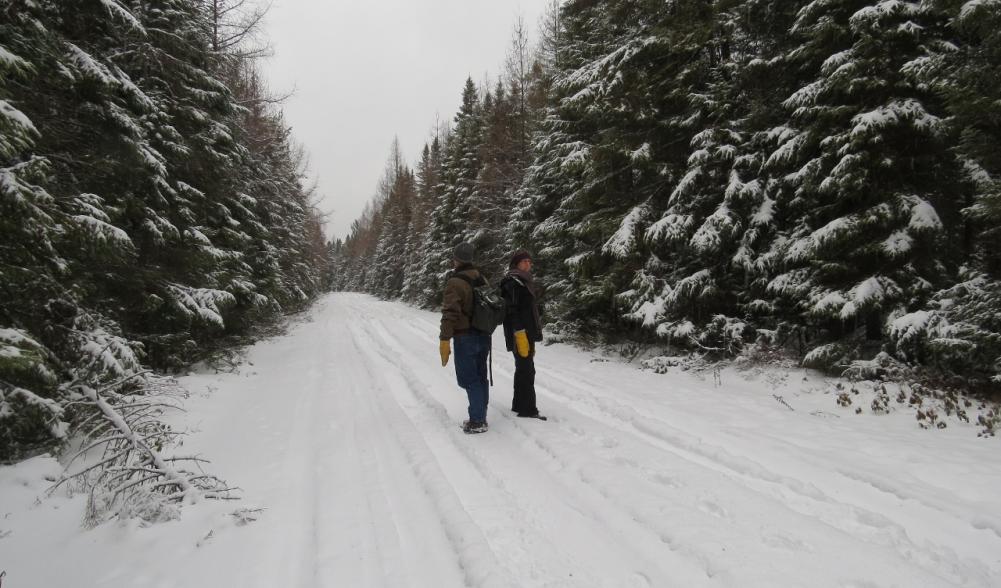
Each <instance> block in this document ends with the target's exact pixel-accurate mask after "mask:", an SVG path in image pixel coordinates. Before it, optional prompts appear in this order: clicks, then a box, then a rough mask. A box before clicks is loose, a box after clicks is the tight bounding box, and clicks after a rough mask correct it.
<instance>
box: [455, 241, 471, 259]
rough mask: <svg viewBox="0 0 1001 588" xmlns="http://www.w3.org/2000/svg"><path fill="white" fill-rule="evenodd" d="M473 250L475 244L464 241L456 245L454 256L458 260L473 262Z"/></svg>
mask: <svg viewBox="0 0 1001 588" xmlns="http://www.w3.org/2000/svg"><path fill="white" fill-rule="evenodd" d="M473 252H474V250H473V244H472V243H465V242H463V243H459V244H458V245H456V246H455V251H454V253H453V256H454V257H455V260H456V261H461V262H462V263H472V262H473Z"/></svg>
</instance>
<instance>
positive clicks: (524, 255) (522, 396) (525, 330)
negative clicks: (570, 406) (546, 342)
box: [500, 251, 546, 421]
mask: <svg viewBox="0 0 1001 588" xmlns="http://www.w3.org/2000/svg"><path fill="white" fill-rule="evenodd" d="M500 288H501V293H502V294H503V295H504V299H505V300H507V315H505V317H504V341H505V342H506V343H507V350H508V351H510V352H512V353H514V399H513V400H512V401H511V410H513V411H514V412H515V413H517V414H518V416H520V417H526V418H527V417H531V418H537V419H540V420H543V421H544V420H546V417H544V416H542V415H540V414H539V409H538V407H537V406H536V405H535V359H534V358H535V344H536V343H537V342H539V341H542V321H541V320H540V319H539V302H538V298H539V289H538V287H537V286H536V284H535V279H534V278H533V277H532V256H531V255H529V253H528V252H527V251H518V252H517V253H515V254H514V255H513V256H511V263H510V269H509V271H508V273H507V275H506V276H504V279H503V280H501V283H500Z"/></svg>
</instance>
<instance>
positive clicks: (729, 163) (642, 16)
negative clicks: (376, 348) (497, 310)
mask: <svg viewBox="0 0 1001 588" xmlns="http://www.w3.org/2000/svg"><path fill="white" fill-rule="evenodd" d="M999 31H1001V3H999V2H997V1H996V0H972V1H962V0H958V1H956V0H923V1H905V0H814V1H803V0H781V1H778V0H673V1H670V0H669V1H667V2H665V1H663V0H603V1H600V2H599V1H595V0H568V1H566V2H563V3H562V5H559V3H556V2H554V3H553V5H552V7H551V9H550V11H549V12H548V14H547V15H546V17H545V18H544V20H543V23H542V27H541V35H540V37H541V38H540V42H539V43H538V46H537V47H536V48H535V49H534V50H531V51H529V50H528V49H527V45H525V44H522V43H521V41H520V39H521V38H523V28H522V27H519V28H518V30H517V31H516V33H515V42H514V43H513V49H512V51H511V53H510V56H509V59H508V67H507V68H506V70H505V75H504V76H502V77H501V79H500V80H499V81H498V82H497V84H496V86H494V87H490V88H486V87H481V88H477V87H476V86H475V85H474V84H473V82H472V81H468V82H467V84H466V87H465V88H464V90H463V100H462V107H461V109H460V111H459V112H458V114H456V116H455V119H454V124H453V125H452V127H451V128H450V129H448V132H444V133H439V134H438V135H437V136H436V137H435V138H434V141H433V142H432V143H430V144H429V145H428V147H426V148H425V150H424V152H423V154H422V155H421V158H420V160H419V163H418V164H417V167H416V172H414V171H411V170H410V169H408V168H407V167H406V165H405V164H403V163H402V157H401V156H400V155H399V153H395V154H394V157H393V158H392V159H393V162H394V163H393V165H391V166H390V169H389V170H387V174H386V177H385V179H384V181H383V184H382V188H381V189H380V191H379V194H378V195H377V198H376V199H375V200H374V202H373V203H372V205H371V206H370V208H369V209H368V211H367V212H366V213H365V214H364V215H363V216H362V218H360V219H358V220H357V221H356V223H355V225H354V227H353V231H352V233H351V234H350V236H348V237H347V239H345V240H344V241H343V242H337V243H335V244H334V245H333V250H334V254H335V258H336V261H335V267H336V270H335V277H334V285H335V287H337V288H341V289H349V290H362V291H366V292H371V293H374V294H377V295H379V296H383V297H386V298H402V299H404V300H407V301H411V302H415V303H418V304H421V305H433V304H434V303H435V293H436V292H437V291H438V289H439V287H440V285H441V280H442V276H443V273H444V272H445V271H446V270H447V269H448V267H449V257H450V251H451V248H452V246H454V245H455V244H456V243H457V242H458V241H460V240H470V241H473V242H474V243H475V244H476V245H477V247H478V249H479V250H480V251H481V257H480V261H481V263H482V264H483V265H484V266H485V267H486V268H487V270H488V271H490V272H491V273H493V275H494V276H496V275H497V273H498V272H499V271H501V270H502V269H503V267H504V266H503V262H504V258H505V256H506V255H507V254H509V253H510V252H511V251H512V250H513V249H514V248H516V247H517V248H521V247H525V248H528V249H529V250H531V251H533V252H534V253H535V254H536V255H537V256H538V261H539V267H538V269H539V270H540V272H541V274H542V279H543V280H544V281H545V282H546V283H547V284H548V297H549V299H550V300H551V302H552V303H554V305H553V304H551V308H552V310H553V312H551V313H550V321H551V324H554V325H555V327H556V328H559V329H566V330H568V331H570V332H575V333H579V334H585V335H587V334H605V335H608V336H612V337H615V336H620V337H622V336H624V337H630V338H634V339H640V340H644V341H661V342H664V343H669V344H672V345H675V346H677V347H680V348H685V349H690V350H694V351H698V352H702V353H708V354H717V355H727V354H736V353H741V352H743V351H746V350H747V349H748V347H749V346H755V347H756V348H762V347H768V348H771V349H783V350H787V351H791V352H794V353H796V354H798V355H799V356H800V357H802V358H804V363H805V364H806V365H808V366H816V367H822V368H843V367H845V366H848V365H850V364H851V363H852V362H853V361H857V360H870V359H873V358H876V359H877V360H878V361H877V362H876V363H875V364H874V365H879V364H880V362H882V363H887V362H898V363H900V364H905V365H909V366H911V367H914V368H918V369H921V370H924V371H925V373H926V374H928V375H931V376H934V377H942V378H946V379H947V380H946V381H948V382H951V383H957V384H962V385H965V386H973V387H977V388H980V389H991V388H993V389H995V390H996V389H997V388H998V386H999V385H1001V229H999V227H1001V150H999V149H997V145H998V144H999V139H1001V66H999V64H1001V32H999ZM521 57H527V58H528V60H527V61H521V60H520V58H521ZM513 64H522V65H523V67H520V68H519V67H512V65H513ZM525 64H527V65H525Z"/></svg>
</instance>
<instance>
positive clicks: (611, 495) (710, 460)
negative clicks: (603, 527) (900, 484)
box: [356, 305, 987, 585]
mask: <svg viewBox="0 0 1001 588" xmlns="http://www.w3.org/2000/svg"><path fill="white" fill-rule="evenodd" d="M364 308H366V305H362V306H361V307H359V308H357V309H356V311H358V312H364ZM383 308H384V307H380V310H382V309H383ZM388 308H389V309H392V307H391V306H388ZM390 313H391V314H393V315H395V318H396V319H397V320H396V322H397V323H402V324H405V325H407V328H406V329H405V330H406V331H407V332H408V333H411V334H413V335H416V336H422V335H423V337H427V333H422V330H421V329H417V328H412V327H411V325H410V324H409V321H407V320H406V318H407V315H401V314H400V313H398V312H393V311H392V310H391V311H390ZM366 319H367V320H379V321H381V320H382V318H381V317H374V316H368V317H366ZM401 319H402V320H401ZM422 322H423V323H424V324H426V325H428V326H430V324H431V323H430V322H429V321H422ZM396 326H398V325H396ZM383 330H384V331H385V327H383ZM387 335H388V333H384V334H383V336H382V340H383V341H384V342H386V343H390V344H391V343H392V342H393V339H394V338H393V337H392V336H387ZM419 344H421V345H423V344H424V343H419ZM395 351H396V352H397V353H398V354H402V353H401V352H410V351H409V350H404V349H402V348H401V347H397V348H396V349H395ZM410 353H411V355H412V352H410ZM414 359H415V360H417V361H418V362H421V361H426V360H425V359H422V358H416V357H414ZM498 372H499V373H501V374H502V375H504V376H505V377H509V375H510V372H509V371H508V370H506V369H504V368H500V369H499V370H498ZM540 372H541V375H543V376H544V377H553V376H556V378H558V379H559V380H561V381H562V382H563V384H564V385H568V386H570V387H573V388H576V389H584V390H588V389H590V390H592V391H594V387H593V386H592V385H591V384H590V383H586V382H583V381H581V380H576V379H572V378H568V377H565V376H563V375H562V374H554V373H552V372H551V371H546V370H540ZM552 392H553V390H549V389H547V388H545V387H541V386H540V394H542V395H548V393H552ZM553 396H555V397H559V398H561V399H562V400H563V401H564V402H572V403H573V408H570V412H578V413H580V412H581V407H582V406H583V407H584V412H585V413H587V414H588V415H589V417H591V419H592V420H593V419H597V421H596V422H600V423H602V424H603V426H606V427H611V428H612V429H613V431H616V432H617V433H625V434H627V435H630V436H631V437H633V438H635V439H637V440H638V441H641V442H643V443H645V444H647V445H649V446H652V447H654V448H656V449H659V450H660V451H667V452H669V453H671V454H672V457H673V458H675V459H682V460H684V461H687V462H689V463H690V464H691V465H692V467H698V468H701V469H703V470H706V471H711V472H713V473H714V474H715V475H716V476H717V477H718V476H723V477H724V478H725V479H726V480H727V481H728V482H730V483H734V484H737V485H738V486H740V487H743V488H744V490H745V491H751V492H752V493H754V494H757V495H760V496H761V497H762V498H765V499H767V501H768V503H770V504H771V505H772V506H773V507H776V508H779V509H784V510H789V507H788V505H786V504H785V502H786V501H787V500H788V499H789V494H788V493H785V492H779V493H776V492H775V491H774V488H772V487H764V488H763V487H762V486H761V484H758V485H757V486H755V485H750V484H748V483H747V482H748V481H750V482H756V481H757V482H767V483H769V484H777V485H779V486H782V487H788V489H789V491H790V492H791V493H792V494H793V496H795V495H796V494H801V495H805V496H806V497H807V498H810V499H812V500H815V501H824V500H829V497H828V496H827V495H826V494H824V493H823V492H821V491H820V490H818V489H816V488H815V487H813V486H812V485H807V484H804V483H803V482H802V481H800V480H796V479H792V478H787V477H783V476H780V475H778V474H775V473H773V472H771V471H769V470H767V469H765V468H764V467H763V466H761V465H760V464H756V463H754V462H752V461H750V460H745V459H744V458H737V457H735V456H732V455H730V454H728V453H727V452H725V451H724V450H722V449H720V448H710V450H707V449H706V448H704V447H701V446H699V445H697V444H692V443H691V442H689V441H688V440H686V439H684V438H682V437H680V436H677V435H675V436H670V435H665V434H664V433H663V431H662V430H661V428H660V427H659V426H658V425H663V427H665V428H670V427H669V425H667V424H666V423H663V422H654V424H650V423H649V422H644V421H643V420H642V419H641V418H640V417H639V415H638V414H636V411H635V409H633V408H632V407H629V406H627V407H626V408H622V407H614V406H613V408H612V409H611V410H610V409H609V405H607V404H600V405H599V404H594V402H592V401H591V399H590V398H589V397H587V396H586V395H581V394H576V395H574V394H572V393H567V392H563V393H561V394H553ZM593 397H594V398H598V399H599V402H600V398H601V397H600V395H599V394H594V395H593ZM589 403H590V404H592V405H593V406H592V407H591V410H588V409H587V407H588V405H589ZM567 408H569V407H568V406H567ZM628 409H632V413H630V412H629V411H628ZM442 410H444V409H442ZM581 416H584V415H583V413H582V415H581ZM653 420H654V421H656V419H653ZM515 427H516V428H518V429H520V430H522V431H523V432H524V429H523V427H520V426H519V425H518V424H516V425H515ZM672 430H673V429H672ZM577 434H578V435H581V434H586V433H583V432H580V431H579V432H578V433H577ZM613 437H614V435H613ZM532 439H533V442H534V443H535V444H536V445H537V446H538V447H539V448H540V449H541V450H542V451H543V452H544V453H546V454H547V455H548V456H549V457H550V458H551V459H554V460H556V461H557V462H559V463H560V464H561V466H562V467H563V468H565V469H568V470H573V464H570V463H568V462H567V461H565V460H561V457H560V454H561V451H560V450H561V449H562V447H554V446H553V445H551V444H546V443H545V442H541V441H540V437H538V436H533V437H532ZM606 449H607V448H606ZM616 459H617V460H618V465H619V466H624V467H626V468H628V469H632V470H634V471H640V472H641V473H642V474H643V476H644V477H645V478H646V479H647V480H648V481H653V482H656V483H658V484H660V485H661V486H669V487H670V486H675V485H677V476H670V475H664V472H663V469H662V468H644V467H642V466H640V465H639V464H638V463H636V462H635V461H634V460H631V459H629V458H622V457H621V456H619V457H618V458H616ZM748 464H750V465H748ZM578 475H579V478H580V481H581V482H582V483H584V484H585V485H588V486H590V487H592V488H595V489H597V490H598V492H599V493H600V494H602V495H603V496H604V497H605V498H607V499H608V500H609V501H612V502H614V501H615V499H616V496H617V495H616V492H615V491H614V489H612V490H609V489H608V488H601V487H599V486H600V485H601V482H602V480H603V479H604V478H602V477H601V476H596V477H590V476H589V475H588V474H587V473H585V472H583V471H578ZM735 478H736V479H735ZM714 483H718V480H717V481H716V482H707V485H710V486H711V485H712V484H714ZM690 502H691V503H692V504H693V505H694V506H696V507H697V509H698V510H699V511H700V512H702V513H703V514H704V515H705V516H707V517H712V518H715V519H720V520H725V519H732V518H733V516H732V515H731V513H730V511H731V510H733V509H727V508H723V507H722V506H721V505H720V504H719V503H718V501H714V500H712V499H711V497H710V498H708V499H702V498H697V499H690ZM738 510H739V509H738ZM629 512H630V514H631V516H632V518H633V519H634V520H635V521H637V523H639V524H642V525H645V526H646V527H648V528H651V529H653V530H654V531H655V532H657V533H659V534H660V536H661V539H662V540H663V541H664V542H665V543H668V544H670V545H674V546H675V548H677V549H681V550H686V551H687V554H688V555H690V556H691V557H693V558H696V559H698V560H699V561H701V562H702V565H704V566H705V567H706V569H707V571H709V572H710V573H713V572H714V568H720V566H718V565H716V564H714V563H713V561H714V558H713V557H712V556H711V555H706V553H705V552H704V551H703V550H698V549H691V548H689V547H685V546H684V545H683V543H679V541H681V540H680V539H679V538H678V537H677V536H676V534H675V533H673V532H672V531H671V529H670V526H668V527H666V528H665V527H664V525H653V526H651V523H649V522H641V521H645V520H646V519H648V518H649V516H648V515H649V514H650V513H649V511H637V510H632V511H629ZM794 512H796V511H795V510H794ZM797 514H799V515H801V516H805V517H808V518H811V517H813V520H816V518H815V517H814V513H813V512H811V511H810V509H807V512H800V513H797ZM837 514H838V513H836V515H834V516H832V517H831V520H827V521H820V522H822V523H824V524H833V525H834V526H838V525H839V522H840V521H839V519H837ZM786 516H787V517H788V515H786ZM800 518H801V517H800ZM858 520H860V521H863V522H874V521H877V525H876V527H875V528H878V525H879V524H882V523H881V522H878V519H871V518H870V519H867V518H866V516H865V514H864V513H863V514H862V515H861V516H860V517H859V519H858ZM846 527H847V528H846ZM839 528H841V529H842V530H843V531H846V532H847V533H848V534H849V535H852V536H855V535H854V534H853V533H852V532H853V531H856V532H857V529H853V528H851V524H848V525H841V526H840V527H839ZM683 535H684V534H681V536H683ZM750 535H751V536H754V535H755V533H753V532H752V533H750ZM761 542H762V543H764V544H766V545H769V546H771V547H773V548H776V549H785V550H787V551H809V550H810V549H813V551H814V552H816V551H817V549H815V548H812V547H811V546H810V544H809V543H807V542H804V541H802V540H801V539H798V538H796V537H794V536H789V535H788V534H784V533H782V532H780V531H779V532H776V531H774V530H766V531H765V532H763V533H761ZM820 543H824V541H820ZM828 543H830V542H829V541H828ZM834 543H835V544H837V543H841V545H840V547H842V548H844V547H845V544H844V542H843V541H834ZM885 545H889V546H892V547H895V548H896V549H897V552H898V555H899V556H902V557H904V558H905V559H909V560H910V561H913V562H915V563H919V564H921V563H930V565H929V566H923V567H927V568H928V569H927V572H928V573H931V574H932V575H937V574H939V573H941V568H940V566H941V564H943V563H945V564H946V565H947V566H948V567H951V568H952V570H951V571H952V572H953V573H950V574H949V575H950V576H952V580H951V581H953V582H956V581H958V582H963V583H965V582H966V581H967V580H970V579H971V578H969V577H967V574H968V573H969V572H970V568H969V562H965V563H964V565H966V566H967V567H966V569H965V571H964V570H961V569H959V565H958V560H956V559H955V557H954V554H953V557H952V559H951V560H950V559H949V557H950V554H949V553H932V554H927V555H928V559H927V561H924V562H923V561H922V559H923V557H924V555H922V553H923V552H922V551H921V550H920V548H918V547H917V546H915V545H913V543H910V542H909V541H908V540H907V537H906V533H904V534H901V535H897V536H895V537H893V538H892V540H891V541H888V542H887V543H886V544H885ZM855 549H856V550H857V549H858V546H855ZM915 553H917V556H915V555H914V554H915ZM800 555H802V554H800ZM833 573H834V572H833V570H832V577H833ZM910 575H911V574H909V573H907V574H904V576H910ZM975 575H979V574H975ZM921 578H924V581H927V578H926V577H924V576H923V575H919V576H915V581H917V582H918V583H919V584H920V583H921V582H922V580H921ZM721 579H722V578H721ZM940 580H943V581H947V580H945V578H940ZM730 581H735V580H734V579H733V578H730ZM846 582H848V583H851V582H852V580H846ZM735 585H741V583H740V582H739V581H736V584H735ZM983 585H987V584H983Z"/></svg>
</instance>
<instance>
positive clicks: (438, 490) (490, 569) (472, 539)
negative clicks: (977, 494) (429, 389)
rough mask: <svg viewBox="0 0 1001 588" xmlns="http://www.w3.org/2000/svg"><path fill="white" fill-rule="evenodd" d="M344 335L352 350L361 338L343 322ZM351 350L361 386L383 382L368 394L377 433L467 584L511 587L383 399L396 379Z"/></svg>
mask: <svg viewBox="0 0 1001 588" xmlns="http://www.w3.org/2000/svg"><path fill="white" fill-rule="evenodd" d="M348 330H349V333H350V335H351V340H352V342H353V344H354V345H357V343H358V341H359V340H361V339H363V334H362V333H359V332H358V331H357V330H356V328H355V323H353V322H351V321H349V322H348ZM356 349H357V350H358V354H357V358H356V359H357V360H358V361H359V365H361V366H362V367H363V369H364V370H365V371H366V372H367V378H366V380H365V381H368V382H383V383H384V384H383V385H382V386H380V388H381V389H377V390H372V391H370V395H371V396H370V397H371V398H372V399H373V401H374V402H375V405H376V406H377V407H378V414H379V418H380V420H381V421H382V422H383V424H384V425H385V426H384V427H383V428H382V430H381V431H380V433H389V434H391V436H392V438H393V439H394V441H395V445H396V446H397V447H398V449H399V450H400V451H401V452H402V453H403V455H404V456H405V457H406V461H407V463H408V464H409V466H410V468H411V470H412V472H413V474H414V475H415V476H416V478H417V480H418V481H419V482H420V485H421V487H422V488H423V489H424V491H425V493H426V495H427V496H428V497H429V498H430V500H431V502H432V503H433V504H434V506H435V508H436V510H437V512H438V513H439V515H440V518H441V521H442V523H443V528H444V531H445V534H446V535H447V536H448V538H449V541H450V542H451V544H452V546H453V548H454V550H455V554H456V556H457V557H458V560H459V564H460V567H461V569H462V573H463V575H464V577H465V583H466V585H467V586H474V587H483V588H493V587H498V588H500V587H507V586H513V585H515V584H514V583H513V582H511V581H510V578H509V577H508V575H507V573H506V571H505V570H504V568H503V567H502V566H501V565H500V563H499V562H498V560H497V558H496V556H495V554H494V553H493V551H492V550H491V548H490V545H489V544H488V542H487V541H486V539H485V538H484V537H483V535H482V533H481V532H480V529H479V527H478V526H477V525H476V524H475V523H474V522H473V520H472V519H471V518H470V517H469V515H468V514H467V513H466V511H465V509H464V508H463V506H462V504H461V501H460V500H459V498H458V497H457V496H456V494H455V491H454V489H453V488H452V486H451V485H450V484H449V482H448V480H447V478H446V477H445V475H444V474H443V473H442V471H441V468H440V466H439V464H438V463H437V462H436V460H435V458H434V455H433V453H432V452H431V451H430V450H429V449H428V447H427V445H426V444H425V443H424V440H423V438H422V437H421V435H420V433H419V432H418V431H417V430H416V429H415V428H414V426H413V423H411V422H410V420H409V419H408V418H407V417H406V415H405V414H404V413H403V411H402V409H401V408H400V407H399V406H397V405H396V404H395V403H394V402H393V401H392V400H391V399H389V398H387V397H386V396H387V393H388V391H389V390H388V388H390V387H392V386H394V385H396V384H397V382H394V381H392V380H394V379H396V378H395V376H396V374H395V373H394V372H392V371H389V372H377V371H374V370H373V369H371V368H372V366H371V364H370V363H369V362H368V361H366V356H365V354H364V353H363V352H366V351H369V350H367V349H363V348H360V347H356ZM353 359H355V358H353Z"/></svg>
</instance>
